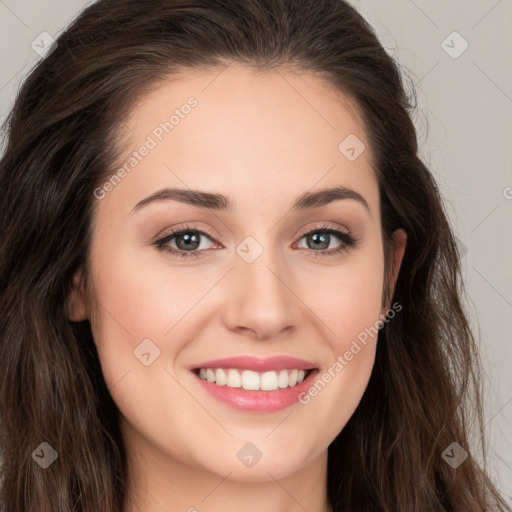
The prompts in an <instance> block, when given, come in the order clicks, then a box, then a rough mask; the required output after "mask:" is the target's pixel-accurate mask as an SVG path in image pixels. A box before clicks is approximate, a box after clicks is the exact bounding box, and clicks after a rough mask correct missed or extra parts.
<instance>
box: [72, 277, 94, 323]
mask: <svg viewBox="0 0 512 512" xmlns="http://www.w3.org/2000/svg"><path fill="white" fill-rule="evenodd" d="M67 307H68V318H69V320H71V321H72V322H82V321H83V320H87V318H89V313H88V308H87V301H86V293H85V289H84V282H83V274H82V270H79V271H78V272H76V273H75V275H74V276H73V278H72V279H71V291H70V293H69V296H68V302H67Z"/></svg>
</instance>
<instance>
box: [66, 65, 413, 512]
mask: <svg viewBox="0 0 512 512" xmlns="http://www.w3.org/2000/svg"><path fill="white" fill-rule="evenodd" d="M191 96H193V97H194V98H196V99H197V101H198V105H197V107H196V108H194V109H192V110H191V112H190V113H189V114H188V115H187V116H185V117H184V118H183V119H180V123H179V125H177V126H176V127H175V128H174V130H173V131H172V132H171V133H170V134H166V135H165V136H164V137H163V139H162V141H161V142H159V143H158V146H157V147H156V148H154V149H153V150H152V151H151V152H150V153H149V154H148V155H147V156H146V157H145V158H144V159H142V161H140V163H138V165H137V166H136V168H135V169H134V170H133V171H132V172H131V173H129V174H127V175H126V177H124V179H123V180H122V181H121V183H119V184H118V185H117V186H116V187H114V188H113V190H111V191H110V192H108V193H107V194H105V197H104V198H103V199H101V200H97V201H96V205H95V218H94V223H93V236H92V245H91V253H90V260H89V273H88V276H87V283H86V285H87V287H88V292H87V293H86V292H85V291H84V287H83V286H81V285H80V283H81V281H80V278H81V277H82V274H81V273H80V272H79V273H77V275H76V276H75V279H74V281H73V284H74V288H73V292H72V295H71V297H70V319H71V320H72V321H80V320H84V319H86V318H88V319H89V321H90V322H91V327H92V332H93V336H94V340H95V343H96V346H97V348H98V353H99V357H100V361H101V365H102V370H103V374H104V377H105V381H106V383H107V386H108V387H109V390H110V392H111V394H112V397H113V399H114V401H115V402H116V404H117V405H118V407H119V409H120V411H121V430H122V433H123V440H124V443H125V446H126V447H127V453H128V459H129V482H128V484H129V485H128V496H129V499H128V501H127V503H126V507H125V511H126V512H135V511H138V510H140V511H142V510H144V511H145V512H164V511H165V512H169V511H170V510H183V511H185V510H190V511H192V510H196V509H197V510H200V511H208V512H220V511H222V512H230V511H235V510H236V511H239V510H245V511H248V512H253V511H254V512H255V511H261V510H263V509H265V508H266V509H268V510H272V511H283V512H284V511H299V510H301V511H302V510H304V509H306V510H316V511H326V510H328V504H327V497H326V496H327V495H326V478H327V477H326V475H327V471H326V469H327V448H328V446H329V444H330V443H331V442H332V441H333V440H334V438H335V437H336V436H337V435H338V433H339V432H340V431H341V430H342V429H343V427H344V425H345V424H346V423H347V421H348V420H349V418H350V417H351V415H352V414H353V412H354V410H355V408H356V407H357V405H358V403H359V401H360V400H361V397H362V395H363V393H364V390H365V388H366V386H367V383H368V380H369V378H370V374H371V370H372V367H373V363H374V357H375V348H376V341H377V339H376V337H373V338H371V337H370V338H369V341H368V343H367V345H366V346H364V348H363V349H362V350H361V351H360V352H359V353H358V354H357V355H355V356H354V357H353V359H352V360H351V361H349V362H348V364H347V365H346V366H345V367H344V368H343V370H342V371H341V372H338V373H337V374H336V376H335V378H333V379H332V380H331V382H329V383H328V385H326V386H325V387H324V388H323V389H322V391H321V392H319V393H318V394H317V396H315V397H314V398H312V399H311V401H310V402H309V403H308V404H305V405H303V404H301V403H298V402H297V403H296V404H294V405H292V406H290V407H288V408H286V409H284V410H281V411H277V412H273V413H252V412H241V411H239V410H236V409H233V408H231V407H230V406H228V405H226V404H224V403H222V402H219V401H217V400H216V399H215V398H213V397H211V396H210V395H209V394H207V393H205V392H204V391H203V389H202V388H201V386H200V385H199V383H198V382H197V377H196V376H194V375H193V374H192V373H191V372H190V371H189V369H188V368H189V366H191V365H192V364H197V363H200V362H204V361H207V360H210V359H217V358H222V357H230V356H235V355H255V356H259V357H271V356H274V355H288V356H292V357H297V358H303V359H306V360H308V361H311V362H314V363H315V364H316V366H318V367H319V369H320V372H321V373H322V372H324V371H328V369H329V368H331V367H332V365H333V363H334V362H335V361H336V360H337V357H338V356H339V355H343V354H344V353H345V352H346V351H347V350H349V349H350V346H351V343H352V341H353V340H355V339H356V338H357V336H358V335H359V334H360V333H361V332H362V331H364V329H365V328H369V327H370V326H374V325H375V322H376V321H377V320H378V319H379V318H380V317H379V314H384V313H385V312H386V311H387V310H388V308H389V307H390V305H389V304H387V305H385V307H382V304H381V300H382V287H383V278H384V255H383V247H382V239H381V221H380V215H379V193H378V186H377V181H376V177H375V173H374V171H373V169H372V167H371V153H370V148H369V145H368V142H367V137H366V134H365V132H364V129H363V125H362V123H361V122H360V119H359V117H358V116H357V111H356V109H355V108H354V105H352V104H351V103H350V102H349V101H348V99H347V98H345V97H343V96H342V95H341V94H339V93H336V92H335V91H334V90H333V89H332V88H331V87H330V86H329V85H328V84H326V83H325V82H323V81H322V80H320V79H319V78H317V77H315V76H313V75H311V74H307V73H300V74H299V73H297V72H293V71H292V70H290V69H288V70H284V69H280V70H279V71H277V70H273V71H267V72H263V73H262V72H260V73H256V72H255V71H253V70H250V69H249V68H245V67H243V66H241V65H235V64H232V65H230V66H229V67H228V68H227V69H224V70H223V71H222V69H217V70H214V71H211V72H204V71H201V72H199V71H194V72H192V71H191V72H189V73H187V74H186V75H183V76H180V77H179V80H177V79H176V78H173V79H169V80H167V81H165V82H162V83H160V84H159V85H158V87H156V88H155V89H154V90H153V91H152V92H151V93H150V94H148V95H146V96H145V97H144V99H143V101H141V102H140V103H138V104H137V105H136V106H135V107H134V109H133V111H132V112H131V113H130V115H129V116H128V117H127V118H126V119H124V120H123V121H124V122H125V123H126V126H127V127H128V130H126V131H125V132H123V137H122V141H121V143H122V147H123V148H124V149H125V150H126V158H128V157H129V156H130V155H131V152H132V151H133V150H134V149H136V148H139V147H140V146H141V145H142V144H144V142H145V141H146V139H147V137H148V135H150V134H151V133H152V131H153V130H154V129H155V127H156V126H158V125H159V124H160V123H161V122H163V121H165V120H167V119H168V118H169V116H170V115H171V114H172V111H173V110H174V109H175V108H180V106H181V105H183V104H184V103H186V101H187V99H188V98H189V97H191ZM351 133H352V134H356V135H357V137H358V138H359V139H360V140H362V141H363V142H364V143H365V144H366V150H365V151H364V152H363V153H362V154H361V155H360V156H359V157H358V158H357V159H356V160H355V161H349V160H348V159H347V158H346V157H345V156H344V155H343V154H342V153H341V152H340V151H339V150H338V145H339V144H340V142H341V141H343V140H344V139H345V137H347V136H348V135H349V134H351ZM338 185H342V186H345V187H347V188H350V189H352V190H354V191H356V192H358V193H359V194H361V195H362V196H363V197H364V198H365V200H366V202H367V203H368V206H369V211H368V210H367V209H365V207H364V206H363V205H362V204H360V203H359V202H357V201H355V200H353V199H344V200H337V201H334V202H332V203H330V204H328V205H325V206H321V207H318V208H314V209H311V210H305V211H292V210H291V205H292V204H293V202H294V201H295V200H296V198H298V197H299V196H300V195H302V194H303V193H305V192H307V191H317V190H321V189H324V188H328V187H332V186H338ZM165 187H179V188H185V189H188V188H191V189H200V190H203V191H207V192H212V193H222V194H224V195H226V196H228V197H229V198H230V200H231V201H232V202H233V203H234V209H233V210H232V211H216V210H213V209H205V208H199V207H196V206H193V205H188V204H184V203H180V202H177V201H164V200H162V201H157V202H153V203H151V204H148V205H146V206H145V207H143V208H140V209H138V210H137V211H136V212H134V213H132V209H133V208H134V206H135V205H136V204H137V203H138V202H139V201H141V200H142V199H144V198H146V197H147V196H150V195H151V194H153V193H154V192H156V191H158V190H160V189H162V188H165ZM190 223H193V224H194V226H195V227H196V228H197V229H199V230H204V229H209V230H211V231H213V233H214V234H215V237H210V235H208V236H205V235H201V246H200V248H199V249H198V250H197V251H196V252H202V255H201V256H200V257H198V258H189V259H187V260H182V259H181V258H179V257H175V256H172V255H170V254H168V253H165V252H161V251H159V250H158V249H157V248H156V247H155V246H154V245H152V242H153V241H154V240H155V238H157V236H164V235H166V234H167V233H168V232H169V230H170V228H174V227H177V228H178V227H182V226H184V225H185V224H190ZM324 223H327V224H328V225H329V227H333V228H339V229H342V230H343V229H345V230H347V229H348V230H350V232H352V233H353V234H354V235H356V236H357V237H359V243H358V245H357V246H355V247H351V248H348V250H346V251H342V252H341V253H338V254H333V255H331V256H329V255H326V256H324V257H321V256H318V257H316V258H315V255H317V253H321V252H322V251H323V252H326V251H328V250H330V249H334V248H338V247H339V246H340V245H341V244H343V242H342V241H341V240H339V239H338V238H337V237H336V236H334V235H333V236H331V237H330V241H329V242H328V243H329V246H328V249H324V248H323V247H324V246H320V247H318V243H317V245H315V243H314V242H312V241H311V240H310V241H309V242H308V237H307V236H304V234H305V233H308V232H310V231H311V230H315V229H316V230H319V229H320V228H321V227H322V226H323V225H324ZM248 236H251V237H253V238H254V239H255V240H256V241H257V242H258V244H259V245H260V246H261V247H262V249H263V252H262V254H261V255H260V256H259V257H258V258H257V259H256V260H255V261H254V262H252V263H247V262H246V261H245V260H244V259H243V258H242V257H240V256H239V254H238V253H237V252H236V248H237V246H239V245H240V244H241V242H242V241H244V239H245V238H246V237H248ZM181 241H182V240H181ZM177 243H178V240H177V238H174V240H173V242H171V244H172V247H173V248H175V249H176V250H178V247H183V244H182V245H179V246H178V245H176V244H177ZM405 243H406V238H405V233H404V232H403V231H401V230H400V231H397V232H396V234H395V252H394V260H393V261H394V265H395V266H394V275H393V278H392V286H394V282H395V281H396V277H397V275H398V271H399V268H400V264H401V261H402V257H403V254H404V250H405ZM196 247H197V246H196ZM251 250H252V249H251ZM182 252H184V251H183V250H182ZM391 321H392V320H391ZM148 338H149V339H151V340H152V341H153V343H154V344H155V345H156V346H157V347H158V348H159V350H160V356H159V357H158V358H157V359H155V360H154V362H153V363H152V364H151V365H149V366H145V365H144V364H142V363H141V362H140V361H139V360H138V359H137V358H136V357H135V356H134V350H135V349H136V348H137V346H138V345H139V344H140V343H141V342H142V340H145V339H148ZM247 442H251V443H253V444H254V445H255V446H256V447H257V448H258V450H259V451H260V452H261V453H262V457H261V459H260V460H259V461H258V462H257V463H256V464H255V465H254V466H252V467H251V468H248V467H246V466H245V465H244V464H242V463H241V462H240V460H239V459H238V458H237V452H238V451H239V450H240V449H241V448H242V447H243V446H244V445H245V444H246V443H247Z"/></svg>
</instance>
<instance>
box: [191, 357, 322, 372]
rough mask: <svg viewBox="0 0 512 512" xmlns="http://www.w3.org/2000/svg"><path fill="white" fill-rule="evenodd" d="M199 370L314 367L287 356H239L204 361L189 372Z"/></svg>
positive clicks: (268, 369)
mask: <svg viewBox="0 0 512 512" xmlns="http://www.w3.org/2000/svg"><path fill="white" fill-rule="evenodd" d="M199 368H236V369H239V370H253V371H256V372H265V371H272V370H286V369H297V370H313V369H315V368H316V366H315V364H314V363H311V362H310V361H305V360H304V359H297V358H295V357H288V356H275V357H269V358H266V359H261V358H259V357H254V356H239V357H227V358H224V359H215V360H212V361H205V362H204V363H200V364H197V365H194V366H191V367H190V369H191V370H197V369H199Z"/></svg>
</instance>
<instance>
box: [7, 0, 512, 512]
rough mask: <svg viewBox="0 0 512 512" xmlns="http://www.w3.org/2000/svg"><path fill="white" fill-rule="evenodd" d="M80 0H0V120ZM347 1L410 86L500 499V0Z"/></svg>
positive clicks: (508, 196) (507, 382)
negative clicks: (457, 270)
mask: <svg viewBox="0 0 512 512" xmlns="http://www.w3.org/2000/svg"><path fill="white" fill-rule="evenodd" d="M312 1H314V0H312ZM90 3H92V2H90V1H79V0H46V1H41V0H0V49H1V52H0V122H1V121H3V120H4V118H5V116H6V115H7V113H8V111H9V109H10V107H11V106H12V103H13V102H14V99H15V97H16V93H17V90H18V87H19V85H20V83H21V81H22V80H23V78H24V77H25V76H26V74H27V73H28V71H29V70H30V69H31V68H32V67H33V66H34V65H35V64H36V63H37V62H38V61H39V60H40V59H41V57H40V56H39V55H38V54H37V53H36V52H35V51H34V50H33V49H32V46H31V45H32V43H33V41H37V40H38V37H39V35H40V34H41V33H42V32H48V33H49V34H51V35H52V36H53V37H57V36H58V35H59V34H60V32H61V31H62V30H63V29H64V28H65V27H66V26H67V25H68V23H69V22H70V21H71V20H72V19H73V18H74V16H76V14H77V13H78V12H79V11H80V10H81V9H83V8H84V7H86V6H87V5H89V4H90ZM352 3H353V4H354V5H355V6H356V7H357V8H358V10H359V11H360V12H361V13H362V14H363V15H364V16H365V17H366V19H367V20H368V21H369V22H370V23H371V24H372V25H373V27H374V28H375V29H376V31H377V32H378V34H379V37H380V39H381V41H382V43H383V45H384V46H385V48H386V49H387V51H388V52H389V53H390V54H391V55H393V56H394V57H396V58H397V59H398V60H399V62H400V63H401V64H402V65H403V66H404V73H405V74H406V76H408V77H410V80H411V81H412V83H413V84H414V86H415V88H416V92H417V98H418V110H417V112H416V116H415V123H416V127H417V129H418V133H419V138H420V144H421V147H422V153H421V154H422V158H423V159H424V161H425V162H426V164H427V165H428V166H429V167H430V169H431V170H432V172H433V173H434V175H435V177H436V179H437V181H438V184H439V187H440V189H441V191H442V193H443V194H444V197H445V199H446V207H447V210H448V214H449V216H450V219H451V222H452V225H453V227H454V230H455V233H456V235H457V237H458V239H459V241H460V248H461V250H462V251H463V252H464V253H465V255H464V262H463V264H464V278H465V283H466V290H467V296H468V299H467V305H468V306H467V307H468V308H469V311H470V316H471V319H472V322H473V325H474V328H475V332H476V334H477V335H478V333H480V343H481V351H482V358H483V363H484V367H485V370H486V419H487V430H488V432H489V434H490V435H489V438H490V443H489V450H490V464H491V465H490V468H489V470H490V473H491V476H492V477H493V478H494V479H495V480H496V482H497V483H498V485H499V486H500V488H501V490H502V491H503V493H504V494H505V495H506V496H507V497H508V499H509V501H510V502H511V504H512V378H511V371H510V366H511V362H512V321H511V320H512V286H511V285H512V236H511V235H512V165H511V164H512V66H511V63H512V60H511V53H512V52H511V51H510V50H511V48H512V0H457V1H453V0H450V1H449V2H447V1H446V0H435V1H427V0H352ZM453 32H457V33H458V34H460V35H457V34H453ZM466 43H467V45H468V48H467V49H466V50H465V51H464V52H462V50H464V48H465V46H466ZM467 448H468V450H469V451H471V446H469V447H467ZM475 456H476V454H475Z"/></svg>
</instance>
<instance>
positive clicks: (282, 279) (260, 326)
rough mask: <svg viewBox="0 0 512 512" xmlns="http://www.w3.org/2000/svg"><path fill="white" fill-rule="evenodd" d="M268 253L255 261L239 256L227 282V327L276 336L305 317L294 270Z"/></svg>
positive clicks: (265, 337) (262, 336)
mask: <svg viewBox="0 0 512 512" xmlns="http://www.w3.org/2000/svg"><path fill="white" fill-rule="evenodd" d="M267 253H268V252H267V251H264V252H263V254H261V255H260V256H259V258H258V259H257V260H256V261H254V262H252V263H247V262H246V261H244V260H243V259H242V258H237V261H236V262H235V266H234V268H233V269H232V271H231V272H230V274H229V278H228V280H227V283H226V295H227V300H226V301H225V302H224V310H223V321H224V324H225V325H226V327H227V328H228V329H230V330H233V331H238V332H240V333H246V334H247V335H250V336H252V337H254V338H257V339H258V340H269V339H273V338H276V337H277V336H279V335H280V334H281V335H282V333H283V332H284V331H290V332H289V333H288V336H289V335H290V334H291V333H292V332H293V331H294V330H295V329H296V327H297V326H298V324H299V321H300V319H301V318H302V317H303V312H302V314H301V306H300V305H301V304H302V302H301V301H300V299H299V298H298V297H297V295H296V294H295V293H294V291H293V289H294V283H293V281H294V279H293V275H292V272H291V271H290V270H289V269H286V268H285V265H284V263H278V262H277V261H276V260H275V259H271V258H269V257H267V256H266V254H267Z"/></svg>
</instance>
